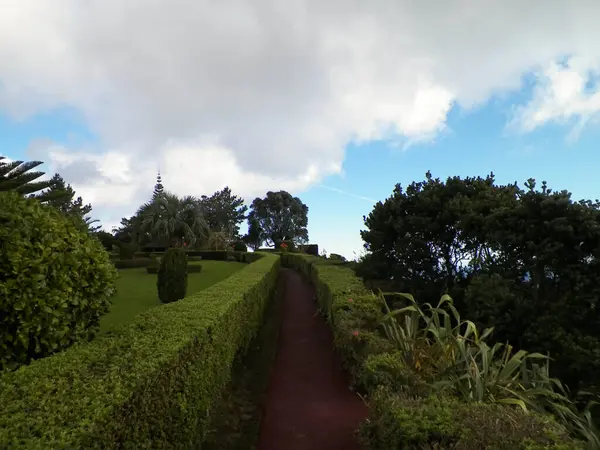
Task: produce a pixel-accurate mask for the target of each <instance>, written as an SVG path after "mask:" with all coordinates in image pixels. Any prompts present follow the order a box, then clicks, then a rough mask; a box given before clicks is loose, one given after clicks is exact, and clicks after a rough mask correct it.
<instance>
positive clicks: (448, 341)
mask: <svg viewBox="0 0 600 450" xmlns="http://www.w3.org/2000/svg"><path fill="white" fill-rule="evenodd" d="M395 295H397V296H400V297H402V298H404V299H406V300H407V301H408V306H405V307H403V308H400V309H396V310H393V311H392V310H390V308H389V307H388V305H387V302H386V301H385V298H384V296H383V294H382V293H381V292H380V293H379V296H380V298H381V299H382V302H383V304H384V305H385V306H384V307H385V310H386V312H387V314H386V316H385V318H384V319H383V321H382V327H383V330H384V332H385V335H386V337H387V338H388V339H389V340H390V341H391V342H392V343H393V344H394V346H395V347H396V348H397V349H398V350H399V354H400V357H401V358H402V363H403V365H404V366H405V367H406V368H407V369H409V370H411V371H413V372H414V373H415V374H416V375H417V376H418V377H420V378H421V379H422V380H423V381H424V382H426V383H428V384H429V385H430V386H431V387H432V389H433V390H434V391H439V392H445V393H451V394H453V395H455V396H458V397H459V398H460V399H462V400H463V401H467V402H491V403H503V404H509V405H516V406H518V407H520V408H522V409H523V410H525V411H528V410H533V411H537V412H544V411H546V412H552V413H553V414H554V415H555V417H557V419H559V420H560V421H561V422H563V423H565V424H566V425H567V426H568V427H569V428H570V429H571V431H572V432H574V433H575V434H578V435H580V436H582V437H584V438H585V439H586V440H587V441H588V443H589V444H590V447H589V448H593V449H600V440H599V438H598V434H597V432H596V430H595V429H594V426H593V421H592V419H591V414H590V411H589V409H590V407H591V406H592V405H593V403H594V402H590V403H589V404H588V407H587V408H586V410H585V411H584V412H583V413H582V414H579V413H578V412H577V411H576V409H575V407H574V405H573V403H572V402H571V401H570V400H569V398H568V396H567V393H566V391H565V389H564V387H563V386H562V384H561V383H560V381H559V380H557V379H554V378H552V377H550V374H549V362H550V358H549V356H547V355H543V354H540V353H528V352H527V351H524V350H519V351H517V352H514V351H513V348H512V346H510V345H509V344H502V343H496V344H494V345H492V346H491V347H490V345H488V344H487V342H486V339H488V338H489V337H490V336H491V334H492V332H493V327H492V328H486V329H485V330H483V332H482V333H479V330H478V329H477V326H476V325H475V324H474V323H473V322H471V321H469V320H461V317H460V314H459V313H458V311H457V310H456V308H455V307H454V305H453V301H452V298H450V296H448V295H443V296H442V297H441V298H440V301H439V302H438V304H437V305H436V306H435V307H434V306H432V305H431V304H429V303H426V304H424V305H422V306H420V305H418V304H417V302H416V301H415V299H414V298H413V296H412V295H410V294H406V293H395Z"/></svg>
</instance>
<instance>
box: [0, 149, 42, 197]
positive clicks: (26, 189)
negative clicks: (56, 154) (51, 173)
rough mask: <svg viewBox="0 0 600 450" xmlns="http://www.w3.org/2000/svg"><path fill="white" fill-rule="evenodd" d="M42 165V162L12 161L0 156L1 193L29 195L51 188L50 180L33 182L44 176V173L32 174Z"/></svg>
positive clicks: (36, 172)
mask: <svg viewBox="0 0 600 450" xmlns="http://www.w3.org/2000/svg"><path fill="white" fill-rule="evenodd" d="M41 164H43V163H42V161H28V162H24V161H10V160H8V158H6V157H5V156H0V192H1V191H16V192H18V193H20V194H23V195H27V194H33V193H35V192H38V191H41V190H42V189H46V188H47V187H49V186H50V180H47V181H36V182H33V180H37V179H38V178H39V177H41V176H42V175H44V172H39V171H35V172H31V170H32V169H35V168H36V167H37V166H39V165H41Z"/></svg>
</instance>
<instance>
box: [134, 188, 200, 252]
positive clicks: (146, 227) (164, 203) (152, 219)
mask: <svg viewBox="0 0 600 450" xmlns="http://www.w3.org/2000/svg"><path fill="white" fill-rule="evenodd" d="M136 215H137V216H138V217H139V218H140V226H139V230H140V231H141V232H146V233H148V234H149V235H150V236H152V238H153V240H154V241H155V242H156V241H160V242H166V243H168V245H172V246H182V245H183V244H184V243H187V244H190V245H191V244H194V243H196V241H198V240H201V239H207V238H208V224H207V223H206V220H205V218H204V214H203V211H202V208H201V206H200V203H199V201H198V200H197V199H196V198H194V197H191V196H187V197H183V198H180V197H177V196H176V195H174V194H171V193H168V192H165V193H164V194H163V195H161V196H160V197H158V198H157V199H156V200H154V201H152V202H150V203H146V204H144V205H142V206H141V207H140V209H139V210H138V213H137V214H136Z"/></svg>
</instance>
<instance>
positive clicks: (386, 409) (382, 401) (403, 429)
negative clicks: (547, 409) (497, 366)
mask: <svg viewBox="0 0 600 450" xmlns="http://www.w3.org/2000/svg"><path fill="white" fill-rule="evenodd" d="M370 405H371V408H370V414H369V419H368V420H367V421H366V422H365V423H364V424H363V425H362V426H361V429H360V435H361V440H362V442H363V445H364V446H365V448H368V449H377V450H397V449H407V450H408V449H432V448H439V449H449V448H452V449H457V450H458V449H461V450H471V449H472V450H479V449H484V448H486V449H496V450H519V449H520V450H529V449H535V448H537V449H540V450H541V449H546V450H550V449H554V450H577V449H581V448H583V445H582V443H580V442H577V441H572V440H571V439H569V437H568V435H567V433H566V432H565V429H564V428H563V427H561V426H560V425H559V424H557V423H556V422H554V421H552V420H551V419H550V418H549V417H547V416H542V415H538V414H533V413H525V412H523V411H522V410H520V409H515V408H509V407H505V406H501V405H497V404H485V403H477V404H465V403H462V402H460V401H458V400H456V399H452V398H449V397H437V396H431V397H428V398H425V399H419V398H411V397H408V396H406V395H398V394H397V393H394V392H390V391H389V390H387V389H385V388H383V389H378V390H377V391H376V392H375V394H374V396H373V398H372V399H371V402H370Z"/></svg>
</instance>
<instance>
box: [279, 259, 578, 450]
mask: <svg viewBox="0 0 600 450" xmlns="http://www.w3.org/2000/svg"><path fill="white" fill-rule="evenodd" d="M281 260H282V264H283V265H284V266H288V267H292V268H294V269H296V270H299V271H300V272H302V273H303V274H305V275H306V276H307V277H308V278H309V279H310V280H311V281H312V283H313V285H314V287H315V291H316V296H317V303H318V305H319V309H320V311H321V313H322V314H323V315H324V316H325V317H326V318H327V320H328V322H329V323H330V325H331V327H332V331H333V336H334V343H335V347H336V351H337V352H338V353H339V355H340V357H341V359H342V362H343V364H344V367H345V368H346V370H347V371H348V372H349V374H350V376H351V379H352V383H353V384H354V387H355V388H356V389H358V390H360V391H362V393H363V394H365V395H366V397H367V399H368V402H367V403H368V406H369V417H368V420H367V421H366V422H365V423H364V424H363V425H362V426H361V438H362V441H363V445H364V446H365V448H367V449H378V450H386V449H390V450H391V449H430V448H438V449H446V448H453V449H480V448H488V449H528V450H533V449H542V448H543V449H555V450H559V449H560V450H567V449H578V448H583V447H582V446H581V445H580V444H579V443H578V442H575V441H573V440H572V439H571V438H570V437H569V436H568V434H567V431H566V429H565V428H564V427H563V426H562V425H559V424H558V423H557V422H556V421H555V420H554V419H553V418H552V417H551V416H540V415H537V414H533V413H525V412H523V411H521V410H518V409H517V408H515V407H511V406H504V405H502V406H501V405H486V404H472V403H462V402H460V401H459V400H457V399H454V398H452V399H448V398H438V397H436V396H430V397H427V396H426V394H424V398H418V396H419V395H420V394H421V393H420V392H416V391H415V390H413V391H412V392H409V393H404V394H401V392H402V390H403V389H402V388H403V386H397V385H394V384H393V383H394V382H397V378H396V377H394V376H393V375H395V374H394V371H396V372H397V370H396V369H397V368H396V367H394V365H395V364H397V363H398V359H397V358H395V357H394V355H393V352H394V350H395V349H394V348H393V347H392V346H391V344H390V343H389V341H388V340H387V339H385V337H384V336H383V335H382V334H381V332H380V328H379V323H380V321H381V319H382V318H383V316H384V312H383V310H382V307H383V305H382V304H381V300H380V299H379V298H378V297H376V296H375V295H374V294H373V293H372V292H371V291H370V290H369V289H367V288H366V287H365V286H364V284H363V282H362V281H361V280H360V279H359V278H358V277H357V276H356V275H355V274H354V272H353V271H352V270H351V269H350V268H348V267H346V266H344V265H339V264H331V262H329V261H327V260H324V259H322V258H316V257H314V256H308V255H302V254H294V253H287V254H282V256H281ZM390 297H391V296H390ZM386 369H389V372H386ZM389 374H391V375H392V376H389ZM415 397H417V398H415ZM486 433H487V434H486Z"/></svg>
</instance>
